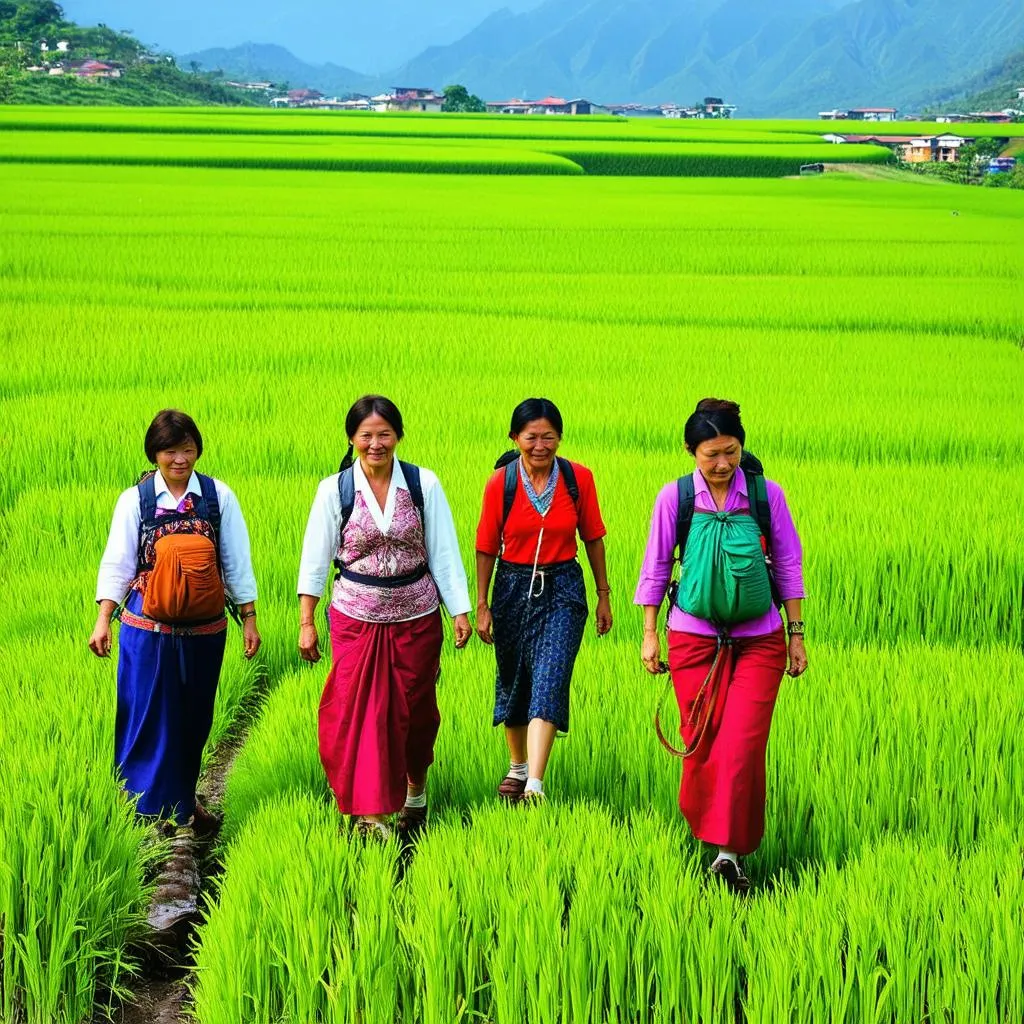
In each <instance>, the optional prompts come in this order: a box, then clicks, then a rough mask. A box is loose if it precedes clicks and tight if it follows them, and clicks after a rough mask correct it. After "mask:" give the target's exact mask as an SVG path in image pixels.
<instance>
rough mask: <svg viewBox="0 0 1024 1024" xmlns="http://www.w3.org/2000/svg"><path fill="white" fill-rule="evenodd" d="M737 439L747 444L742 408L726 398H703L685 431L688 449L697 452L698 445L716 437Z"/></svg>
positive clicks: (684, 435) (688, 421)
mask: <svg viewBox="0 0 1024 1024" xmlns="http://www.w3.org/2000/svg"><path fill="white" fill-rule="evenodd" d="M722 436H726V437H735V438H736V439H737V440H738V441H739V443H740V444H741V445H743V444H746V441H747V433H746V431H745V430H744V429H743V423H742V422H741V421H740V407H739V406H738V405H737V404H736V403H735V402H730V401H728V399H725V398H702V399H701V400H700V401H699V402H698V403H697V408H696V409H694V411H693V412H692V413H691V414H690V418H689V419H688V420H687V421H686V427H685V428H684V430H683V439H684V440H685V441H686V447H687V448H688V449H689V450H690V451H691V452H695V451H696V450H697V445H699V444H702V443H703V442H704V441H710V440H712V439H713V438H716V437H722Z"/></svg>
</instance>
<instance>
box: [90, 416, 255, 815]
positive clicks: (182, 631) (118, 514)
mask: <svg viewBox="0 0 1024 1024" xmlns="http://www.w3.org/2000/svg"><path fill="white" fill-rule="evenodd" d="M145 450H146V457H147V458H148V459H149V461H150V462H151V463H152V464H153V465H154V466H155V467H156V469H155V471H151V472H149V473H146V474H144V476H143V477H142V479H141V480H140V481H139V483H138V485H137V486H135V487H130V488H128V490H126V491H124V492H123V493H122V494H121V496H120V497H119V498H118V500H117V505H116V506H115V508H114V518H113V522H112V524H111V527H110V537H109V539H108V541H107V547H106V550H105V551H104V553H103V560H102V561H101V563H100V571H99V581H98V583H97V587H96V602H97V604H98V605H99V615H98V616H97V619H96V626H95V628H94V629H93V632H92V636H91V637H90V638H89V648H90V649H91V650H92V652H93V653H94V654H95V655H97V657H100V658H106V657H109V656H110V651H111V646H112V643H111V628H110V622H111V618H112V617H113V615H114V612H115V611H116V610H117V609H118V607H119V606H120V605H121V604H122V602H124V606H123V608H122V609H121V612H120V614H119V616H118V617H119V618H120V621H121V629H120V633H119V644H120V654H119V657H118V664H117V719H116V724H115V755H116V761H117V766H118V769H119V770H120V772H121V774H122V777H123V779H124V784H125V788H126V789H127V790H128V791H129V792H130V793H133V794H137V796H138V802H137V804H136V809H137V811H138V813H139V814H143V815H147V816H150V815H151V816H155V817H158V818H167V819H169V820H171V821H172V822H175V823H178V824H182V823H187V822H188V821H189V819H192V825H193V827H194V828H195V829H196V831H197V832H204V831H210V830H212V829H213V828H215V827H216V824H217V819H216V818H215V817H214V816H213V815H212V814H210V813H209V812H208V811H207V810H206V809H205V808H204V807H203V806H202V804H201V803H200V802H199V801H198V800H197V799H196V783H197V782H198V780H199V770H200V765H201V761H202V755H203V747H204V746H205V744H206V741H207V739H208V738H209V735H210V728H211V727H212V724H213V707H214V701H215V698H216V694H217V682H218V680H219V678H220V669H221V663H222V661H223V658H224V644H225V639H226V631H227V618H226V616H225V607H226V599H227V598H230V599H231V600H232V601H233V602H234V604H235V605H236V606H237V611H238V615H239V617H240V618H241V621H242V623H243V629H244V633H245V656H246V657H247V658H251V657H253V655H255V654H256V652H257V650H259V646H260V635H259V631H258V629H257V628H256V608H255V601H256V579H255V577H254V575H253V570H252V559H251V557H250V552H249V534H248V531H247V530H246V526H245V520H244V519H243V518H242V510H241V509H240V508H239V505H238V499H237V498H236V497H235V496H234V494H233V493H232V492H231V490H230V489H229V488H228V487H227V485H226V484H223V483H221V481H219V480H214V479H213V478H212V477H208V476H204V475H203V474H201V473H196V472H195V471H194V468H193V467H194V466H195V463H196V461H197V460H198V458H199V457H200V455H202V453H203V438H202V435H201V434H200V433H199V428H198V427H197V426H196V424H195V421H194V420H193V419H192V417H191V416H188V415H186V414H185V413H183V412H179V411H177V410H175V409H164V410H163V411H161V412H159V413H158V414H157V415H156V417H155V419H154V420H153V422H152V423H151V424H150V425H149V429H148V430H147V431H146V438H145Z"/></svg>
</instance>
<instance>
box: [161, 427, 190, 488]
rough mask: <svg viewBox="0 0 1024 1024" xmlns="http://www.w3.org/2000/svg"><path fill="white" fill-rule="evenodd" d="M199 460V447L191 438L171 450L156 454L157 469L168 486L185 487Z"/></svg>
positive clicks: (165, 449) (163, 449) (162, 450)
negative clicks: (179, 485)
mask: <svg viewBox="0 0 1024 1024" xmlns="http://www.w3.org/2000/svg"><path fill="white" fill-rule="evenodd" d="M198 458H199V446H198V445H197V444H196V443H195V441H193V440H192V438H191V437H185V438H184V439H183V440H181V441H179V442H178V443H177V444H175V445H172V446H171V447H170V448H161V449H160V451H158V452H157V453H156V468H157V469H159V470H160V475H161V476H162V477H163V478H164V480H165V481H166V482H167V483H168V484H181V485H185V484H187V483H188V482H189V480H190V479H191V477H192V467H193V466H195V464H196V459H198Z"/></svg>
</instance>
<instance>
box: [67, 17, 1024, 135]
mask: <svg viewBox="0 0 1024 1024" xmlns="http://www.w3.org/2000/svg"><path fill="white" fill-rule="evenodd" d="M81 2H82V3H84V2H86V0H81ZM88 2H90V3H93V4H96V5H102V4H103V3H107V4H109V3H112V2H114V0H88ZM192 2H193V0H182V3H184V4H185V5H186V6H187V5H188V4H189V3H192ZM466 2H467V3H468V2H469V0H466ZM474 2H476V3H477V4H478V5H483V6H486V2H487V0H474ZM524 3H525V4H526V9H522V8H520V9H518V10H517V9H513V8H510V7H503V8H501V9H500V10H492V11H490V12H488V13H487V14H486V16H484V17H483V19H482V20H481V21H480V22H479V24H477V25H476V26H475V27H474V28H472V29H470V30H469V31H467V32H466V33H465V34H464V35H462V36H461V37H459V38H457V39H454V40H453V41H449V42H447V43H444V44H439V45H434V46H428V47H427V48H426V49H424V50H422V52H420V53H419V54H418V55H416V56H414V57H412V58H411V59H407V60H404V61H402V62H399V63H397V64H395V65H394V66H393V68H392V70H391V71H389V72H387V73H385V74H380V73H374V72H373V69H372V68H369V67H368V66H367V64H366V63H365V62H363V63H360V62H359V61H355V62H350V61H347V60H346V61H345V65H346V66H344V67H343V66H339V65H338V64H319V65H316V64H307V63H305V62H304V61H300V60H298V59H297V58H294V57H293V56H292V55H291V53H290V52H287V51H280V52H279V51H278V49H275V50H273V51H271V50H269V49H268V48H266V47H260V46H253V45H251V44H250V45H248V46H246V47H243V48H233V49H229V50H219V51H215V52H211V51H192V52H189V53H187V54H186V55H185V56H184V59H185V60H197V61H199V62H200V63H201V64H202V65H203V66H204V67H206V68H215V67H222V68H223V69H224V70H225V71H226V72H227V73H229V74H238V73H241V70H242V68H243V67H245V68H249V69H250V70H251V71H252V74H251V77H259V78H269V79H271V80H280V79H286V80H288V81H289V82H291V83H293V84H302V85H309V86H311V87H314V88H319V89H321V91H324V92H331V93H334V92H351V91H354V92H374V91H377V90H379V89H381V88H384V87H387V86H389V85H395V84H402V85H413V86H432V87H436V88H440V87H442V86H444V85H447V84H450V83H453V82H461V83H462V84H464V85H466V86H467V87H468V88H469V89H470V90H471V91H472V92H474V93H476V94H478V95H480V96H483V97H485V98H486V99H505V98H509V97H512V96H524V97H530V98H537V97H539V96H542V95H550V94H555V95H562V96H585V97H587V98H589V99H592V100H594V101H596V102H605V103H607V102H651V103H657V102H670V101H674V102H687V103H689V102H693V101H694V100H697V99H699V98H700V97H702V96H704V95H715V96H722V97H724V98H726V99H727V100H728V101H729V102H733V103H736V104H737V105H738V106H739V108H740V111H739V112H740V115H741V116H749V117H763V116H803V117H806V116H814V114H816V113H817V112H818V111H819V110H825V109H831V108H833V107H848V106H896V107H899V108H901V109H913V108H915V107H917V106H919V105H921V104H922V103H925V102H927V101H928V100H929V99H931V98H933V97H934V96H935V95H936V91H937V90H938V89H940V88H941V87H943V86H945V85H946V84H947V83H956V82H964V81H967V80H969V79H971V78H972V77H974V76H983V75H984V74H985V73H986V71H987V69H989V68H991V67H993V66H995V65H997V64H999V62H1001V61H1004V60H1005V59H1006V57H1007V56H1008V55H1009V54H1010V53H1011V52H1013V51H1015V50H1019V49H1021V48H1024V4H1022V3H1021V2H1020V0H972V2H971V3H970V4H967V3H965V2H964V0H544V2H543V3H541V4H540V5H539V6H534V7H530V6H529V2H528V0H524ZM71 6H73V5H69V7H71ZM309 6H310V3H309V0H303V2H302V3H299V4H298V5H297V6H296V7H295V8H292V9H289V11H290V12H291V11H295V12H298V13H295V15H294V16H295V17H296V18H297V17H299V15H300V13H301V11H302V10H303V9H304V8H306V7H309ZM479 9H482V8H479ZM460 11H461V12H462V13H463V14H464V13H466V12H467V11H468V8H467V7H462V8H460ZM289 17H292V13H289ZM243 23H244V22H243ZM322 42H323V41H322V40H321V44H322ZM302 52H303V53H304V54H305V53H306V52H307V51H305V50H304V51H302ZM278 62H280V63H278ZM353 68H354V69H356V70H351V69H353ZM257 70H258V72H259V73H258V74H257V73H256V71H257ZM1022 84H1024V83H1022Z"/></svg>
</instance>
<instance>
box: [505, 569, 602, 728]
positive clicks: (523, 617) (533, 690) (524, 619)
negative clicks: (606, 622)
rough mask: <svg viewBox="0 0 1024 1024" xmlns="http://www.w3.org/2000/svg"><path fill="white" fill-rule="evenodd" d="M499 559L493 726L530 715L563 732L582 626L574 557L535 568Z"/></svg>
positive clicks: (582, 600)
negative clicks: (534, 573)
mask: <svg viewBox="0 0 1024 1024" xmlns="http://www.w3.org/2000/svg"><path fill="white" fill-rule="evenodd" d="M532 574H533V566H531V565H514V564H511V563H509V562H499V563H498V572H497V575H496V576H495V579H494V588H493V591H492V594H491V615H492V617H493V622H494V651H495V656H496V657H497V661H498V672H497V681H496V686H495V694H494V724H495V725H502V724H504V725H507V726H520V725H527V724H528V723H529V722H530V721H532V720H533V719H534V718H540V719H543V720H544V721H546V722H551V723H553V724H554V725H555V726H556V727H557V728H558V730H559V731H560V732H568V731H569V683H570V681H571V680H572V670H573V666H574V665H575V663H576V655H577V654H578V653H579V649H580V643H581V641H582V640H583V630H584V628H585V626H586V624H587V591H586V588H585V586H584V584H583V570H582V569H581V568H580V564H579V562H577V561H572V562H562V563H560V564H559V565H555V566H548V567H546V568H542V570H538V574H537V576H536V578H534V580H533V586H532V594H531V584H530V579H531V576H532Z"/></svg>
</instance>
